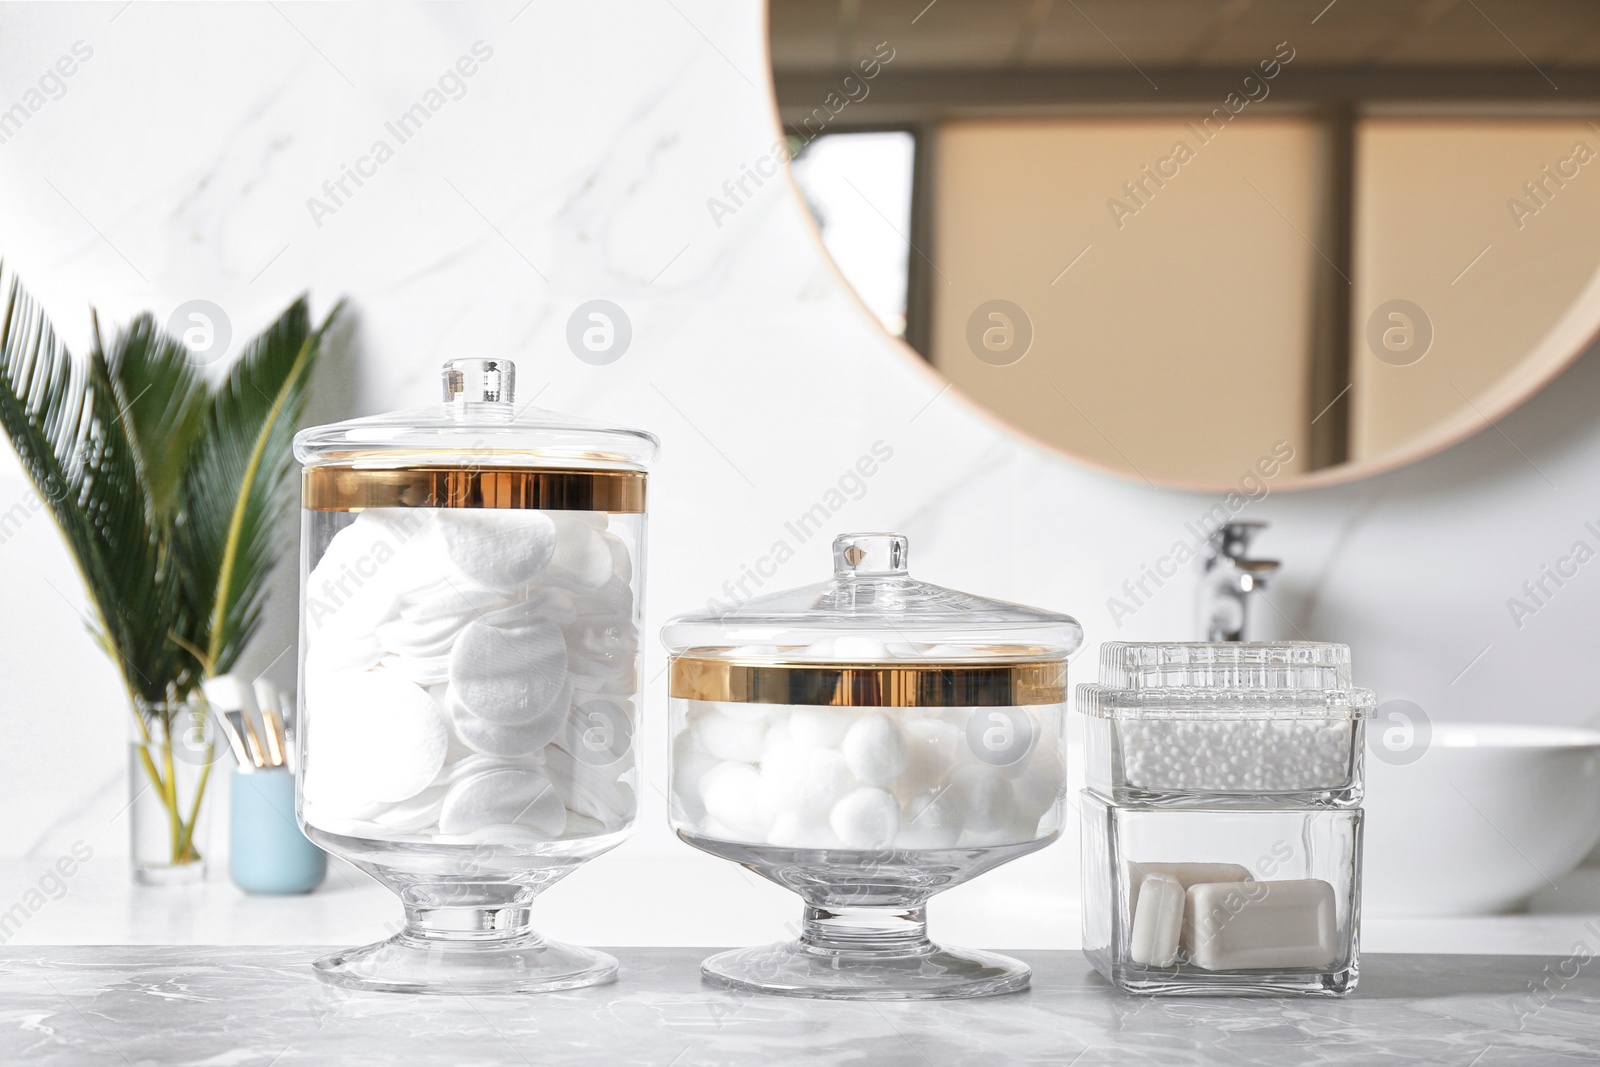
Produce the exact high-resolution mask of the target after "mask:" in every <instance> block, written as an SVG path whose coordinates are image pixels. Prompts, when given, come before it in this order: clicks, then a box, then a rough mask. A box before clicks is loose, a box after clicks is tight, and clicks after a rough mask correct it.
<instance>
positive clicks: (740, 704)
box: [664, 534, 1082, 1000]
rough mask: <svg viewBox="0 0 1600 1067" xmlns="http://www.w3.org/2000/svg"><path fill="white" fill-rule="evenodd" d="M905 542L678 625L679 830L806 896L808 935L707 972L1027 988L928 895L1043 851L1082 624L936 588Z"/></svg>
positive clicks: (922, 991) (868, 987) (741, 980)
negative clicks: (941, 919)
mask: <svg viewBox="0 0 1600 1067" xmlns="http://www.w3.org/2000/svg"><path fill="white" fill-rule="evenodd" d="M906 553H907V544H906V539H905V538H904V537H900V536H898V535H894V534H847V535H845V536H842V537H839V538H838V539H837V540H835V541H834V544H833V559H834V578H833V580H832V581H830V582H825V583H822V584H819V585H811V586H806V587H804V588H801V589H794V590H789V591H787V592H782V593H774V594H771V595H768V596H763V597H760V598H756V599H752V600H749V601H746V602H745V603H743V604H740V605H738V606H737V607H734V608H733V609H731V610H729V611H725V612H718V613H715V614H707V615H699V616H689V617H684V618H680V619H676V620H674V621H673V622H672V623H671V624H669V625H668V626H667V627H666V630H665V632H664V638H665V641H666V644H667V647H668V650H669V651H670V652H671V654H672V660H671V667H670V678H671V695H672V721H671V730H672V738H673V739H672V761H671V768H672V782H671V788H672V805H671V807H672V810H671V818H672V825H673V827H674V829H675V830H676V831H677V833H678V836H679V837H681V838H682V839H683V840H684V841H686V842H688V843H689V844H691V845H693V846H695V847H696V848H699V849H703V850H705V851H706V852H710V853H712V854H713V855H716V856H721V857H723V858H724V859H728V860H732V861H733V862H735V863H739V864H742V865H744V866H746V867H748V868H749V869H750V870H752V871H755V872H756V873H758V874H760V875H762V876H764V877H766V878H769V879H771V880H772V881H774V882H776V883H778V884H779V885H782V886H784V887H786V888H788V889H791V890H793V891H794V892H795V893H797V894H799V895H800V896H801V897H802V898H803V899H804V901H805V905H806V910H805V920H804V923H803V925H802V926H801V927H800V930H799V933H800V936H799V937H798V938H797V939H796V940H794V941H789V942H784V943H780V944H777V945H769V946H763V947H760V948H753V949H741V950H736V951H733V952H726V953H723V954H722V955H719V956H715V957H713V958H711V959H709V960H707V961H706V962H705V964H704V967H703V970H704V973H705V975H706V976H707V977H708V978H710V979H712V980H713V981H716V982H719V983H721V984H723V985H727V986H732V987H735V988H742V989H750V990H759V991H761V992H768V993H781V994H787V995H790V996H801V997H830V998H840V999H874V1000H903V999H923V998H946V997H974V996H985V995H990V994H995V993H1007V992H1012V991H1015V990H1018V989H1022V988H1025V987H1026V986H1027V984H1028V976H1029V972H1028V968H1027V967H1026V966H1025V965H1023V964H1021V963H1018V962H1017V961H1016V960H1012V959H1008V958H1007V957H1004V956H998V955H994V954H991V953H984V952H974V951H969V950H963V949H955V948H943V947H940V946H939V945H936V944H934V943H933V942H932V941H930V940H929V939H928V936H927V927H926V917H925V914H924V910H923V908H924V905H925V904H926V902H927V901H928V899H929V898H930V897H932V896H933V895H934V894H935V893H938V892H939V891H941V890H943V889H947V888H949V887H950V886H953V885H958V884H960V883H962V882H965V881H967V880H968V879H970V878H973V877H975V876H977V875H979V874H982V873H983V872H984V871H987V870H989V869H991V868H993V867H996V866H999V865H1000V864H1002V863H1005V862H1007V861H1009V860H1013V859H1016V858H1017V857H1019V856H1023V855H1026V854H1028V853H1030V852H1034V851H1036V850H1038V849H1041V848H1043V847H1045V846H1046V845H1048V844H1049V843H1050V842H1051V841H1054V840H1055V839H1056V837H1057V836H1059V834H1060V831H1061V818H1062V814H1061V807H1062V800H1063V795H1064V793H1065V789H1066V764H1065V753H1064V726H1065V724H1064V718H1065V711H1066V671H1067V663H1066V661H1067V655H1068V654H1069V653H1070V652H1072V651H1073V650H1074V649H1075V648H1077V647H1078V645H1079V643H1080V642H1081V640H1082V630H1081V629H1080V628H1079V626H1078V624H1077V622H1076V621H1074V620H1073V619H1072V618H1070V617H1069V616H1066V615H1058V614H1054V613H1051V612H1046V611H1041V610H1038V609H1035V608H1027V607H1021V606H1018V605H1015V604H1006V603H1001V602H999V601H994V600H986V599H984V598H982V597H976V596H972V595H970V594H966V593H960V592H956V591H954V590H950V589H945V588H941V587H940V586H936V585H930V584H928V583H926V582H920V581H917V580H916V579H914V578H912V577H911V576H910V575H909V574H908V573H907V569H906Z"/></svg>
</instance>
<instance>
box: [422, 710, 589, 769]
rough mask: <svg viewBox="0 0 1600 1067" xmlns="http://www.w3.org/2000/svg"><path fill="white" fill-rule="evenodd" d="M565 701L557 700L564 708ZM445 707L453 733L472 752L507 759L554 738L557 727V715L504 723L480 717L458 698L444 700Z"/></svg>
mask: <svg viewBox="0 0 1600 1067" xmlns="http://www.w3.org/2000/svg"><path fill="white" fill-rule="evenodd" d="M569 703H570V698H569V700H566V701H563V700H559V699H558V700H557V705H558V707H560V708H562V709H565V708H566V707H567V706H568V704H569ZM445 709H446V710H447V711H448V712H449V714H450V722H451V724H452V725H453V726H455V732H456V736H458V737H459V738H460V739H461V743H462V744H464V745H466V747H467V748H470V749H471V750H472V751H474V752H477V753H481V754H482V755H485V756H498V757H501V758H506V759H511V758H515V757H518V756H527V755H531V754H532V753H535V752H538V751H540V750H541V749H543V748H544V747H545V746H546V745H548V744H549V743H550V742H551V741H552V740H554V739H555V736H556V734H557V733H558V732H559V731H560V730H561V724H562V719H563V716H562V715H561V714H551V715H541V716H538V717H536V718H533V719H530V720H529V721H527V722H525V723H518V724H516V725H514V726H507V725H505V724H503V723H495V722H490V721H489V720H488V719H481V718H479V717H478V716H476V715H474V714H472V712H470V711H468V710H467V709H466V707H465V705H463V704H462V703H461V702H460V701H458V700H454V699H448V700H447V702H446V704H445Z"/></svg>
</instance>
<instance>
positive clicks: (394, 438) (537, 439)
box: [294, 359, 660, 471]
mask: <svg viewBox="0 0 1600 1067" xmlns="http://www.w3.org/2000/svg"><path fill="white" fill-rule="evenodd" d="M516 370H517V368H516V364H514V363H512V362H511V361H509V360H504V359H454V360H450V361H449V362H447V363H445V364H444V368H443V372H442V374H443V379H444V402H443V403H441V404H434V405H432V406H430V407H423V408H415V409H412V410H408V411H396V412H389V413H386V414H383V415H370V416H367V417H365V418H359V419H349V420H346V421H344V422H336V423H332V424H330V425H327V426H313V427H311V428H309V429H305V430H301V431H300V432H299V433H298V434H296V435H295V438H294V454H295V458H296V459H298V460H299V461H300V462H301V463H302V464H305V465H307V466H321V465H337V466H340V467H347V468H356V469H361V468H369V469H393V468H396V467H444V468H451V469H467V468H473V469H475V468H484V467H496V468H504V467H510V468H523V469H526V468H538V469H550V468H555V469H578V470H601V471H604V470H619V471H629V470H642V469H643V468H644V467H645V466H646V465H648V464H649V462H650V461H651V460H652V459H653V458H654V457H655V453H656V448H657V446H658V445H659V444H660V442H659V441H657V440H656V438H655V437H654V436H653V435H652V434H649V433H646V432H645V431H643V430H630V429H626V428H624V427H619V426H610V425H607V424H606V423H602V422H596V421H592V420H589V419H583V418H578V417H576V416H572V415H563V414H559V413H557V412H554V411H547V410H544V409H542V408H536V407H533V406H532V405H531V404H530V403H527V402H524V403H518V402H517V400H516Z"/></svg>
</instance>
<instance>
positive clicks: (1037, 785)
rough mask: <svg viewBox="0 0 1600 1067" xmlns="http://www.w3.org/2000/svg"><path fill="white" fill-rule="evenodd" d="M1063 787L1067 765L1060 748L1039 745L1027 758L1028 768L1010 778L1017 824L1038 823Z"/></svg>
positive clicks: (1058, 797) (1057, 799)
mask: <svg viewBox="0 0 1600 1067" xmlns="http://www.w3.org/2000/svg"><path fill="white" fill-rule="evenodd" d="M1066 789H1067V768H1066V764H1065V763H1064V762H1063V760H1062V758H1061V750H1060V749H1059V748H1057V747H1055V746H1053V745H1052V746H1049V747H1044V748H1040V749H1039V750H1038V751H1037V752H1035V753H1034V755H1033V758H1032V759H1031V760H1030V761H1029V767H1028V772H1027V773H1026V774H1021V775H1018V776H1016V777H1014V778H1012V780H1011V791H1012V795H1013V797H1014V799H1015V801H1016V811H1017V818H1018V820H1019V824H1023V823H1032V824H1034V825H1038V822H1039V820H1040V819H1041V818H1043V817H1044V815H1045V813H1046V812H1048V811H1049V810H1050V809H1051V808H1053V807H1055V806H1056V803H1057V802H1058V801H1059V800H1060V799H1061V797H1062V795H1063V794H1064V793H1065V792H1066Z"/></svg>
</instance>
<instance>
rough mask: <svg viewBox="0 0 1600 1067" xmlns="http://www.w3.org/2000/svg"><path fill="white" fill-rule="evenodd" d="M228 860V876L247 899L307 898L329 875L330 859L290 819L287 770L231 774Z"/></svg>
mask: <svg viewBox="0 0 1600 1067" xmlns="http://www.w3.org/2000/svg"><path fill="white" fill-rule="evenodd" d="M232 799H233V820H232V822H233V825H232V827H231V831H232V835H231V843H232V855H230V856H229V858H228V873H229V874H230V875H232V876H233V882H234V884H235V885H237V886H238V887H239V888H240V889H243V890H244V891H245V892H246V893H268V894H288V893H309V892H311V891H312V890H313V889H315V888H317V886H319V885H321V884H322V879H323V877H324V876H325V875H326V874H327V873H328V857H327V855H326V854H325V853H324V852H323V851H322V850H321V849H320V848H318V847H317V846H316V845H313V844H312V843H311V842H310V841H308V840H307V839H306V835H305V834H303V833H301V832H300V826H299V824H298V823H296V822H295V819H294V775H293V774H290V773H289V769H288V768H287V767H272V768H267V769H264V770H257V771H254V772H252V773H248V774H247V773H245V772H243V771H240V770H239V769H238V768H235V769H234V771H233V798H232Z"/></svg>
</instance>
